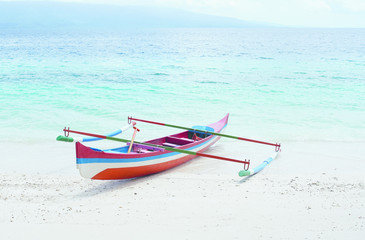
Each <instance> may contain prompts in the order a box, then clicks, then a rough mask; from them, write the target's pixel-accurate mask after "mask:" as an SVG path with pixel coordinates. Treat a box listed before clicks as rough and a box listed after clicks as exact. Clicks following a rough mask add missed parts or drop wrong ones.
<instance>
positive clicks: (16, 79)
mask: <svg viewBox="0 0 365 240" xmlns="http://www.w3.org/2000/svg"><path fill="white" fill-rule="evenodd" d="M364 39H365V29H347V30H346V29H148V30H134V31H133V30H127V31H126V32H113V33H112V32H81V33H75V32H69V33H66V32H64V33H41V32H32V31H29V32H27V33H19V32H15V31H13V32H4V31H1V32H0V86H1V88H0V91H1V92H0V106H1V108H0V132H1V135H2V139H1V141H25V142H38V141H44V140H50V141H54V139H55V137H56V136H57V135H58V134H60V133H61V130H62V128H63V127H64V126H69V127H71V129H77V130H84V131H91V132H96V133H108V132H111V131H114V130H115V129H116V128H118V127H122V126H124V125H125V124H126V122H127V116H134V117H136V118H144V119H150V120H155V121H162V122H165V123H171V124H180V125H185V126H192V125H196V124H208V123H211V122H214V121H215V120H218V119H220V118H221V117H223V116H224V115H225V113H227V112H229V113H230V114H231V115H230V122H229V127H228V128H227V130H226V133H232V134H235V135H239V136H242V137H252V138H259V139H262V140H273V141H300V140H305V141H364V140H365V41H364ZM139 126H140V127H141V128H142V130H143V131H142V132H141V133H140V134H142V133H143V134H144V135H143V134H142V135H143V136H145V137H146V138H150V137H158V136H160V135H161V134H163V133H165V132H167V131H168V130H164V129H163V130H162V129H161V127H158V126H151V125H146V124H144V125H142V124H139ZM160 131H162V132H160ZM169 131H173V132H174V130H169Z"/></svg>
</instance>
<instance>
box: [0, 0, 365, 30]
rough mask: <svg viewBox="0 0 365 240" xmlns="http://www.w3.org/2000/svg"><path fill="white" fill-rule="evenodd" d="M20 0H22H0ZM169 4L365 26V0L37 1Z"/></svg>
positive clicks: (262, 18)
mask: <svg viewBox="0 0 365 240" xmlns="http://www.w3.org/2000/svg"><path fill="white" fill-rule="evenodd" d="M0 1H8V2H9V1H10V2H14V1H19V0H0ZM23 1H24V0H23ZM37 1H48V2H51V1H58V2H81V3H105V4H117V5H122V6H123V5H127V6H131V5H133V6H153V7H168V8H177V9H181V10H187V11H192V12H197V13H204V14H210V15H217V16H224V17H231V18H237V19H241V20H248V21H256V22H266V23H272V24H279V25H284V26H298V27H355V28H358V27H361V28H365V0H37Z"/></svg>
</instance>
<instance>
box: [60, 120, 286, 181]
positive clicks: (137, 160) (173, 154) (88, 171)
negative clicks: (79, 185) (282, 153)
mask: <svg viewBox="0 0 365 240" xmlns="http://www.w3.org/2000/svg"><path fill="white" fill-rule="evenodd" d="M228 117H229V114H227V115H226V116H225V117H224V118H222V119H221V120H219V121H218V122H215V123H212V124H210V125H208V126H193V127H192V128H187V127H182V126H176V125H171V124H165V123H159V122H153V121H148V120H142V119H136V118H131V117H128V123H129V125H128V126H126V127H125V128H123V129H120V130H117V131H115V132H113V133H111V134H109V135H106V136H104V135H98V134H92V133H85V132H79V131H74V130H70V128H68V129H66V128H65V129H64V130H63V131H64V132H65V137H64V136H58V137H57V140H58V141H65V142H76V164H77V168H78V169H79V171H80V174H81V176H83V177H85V178H90V179H98V180H113V179H128V178H136V177H141V176H145V175H150V174H154V173H158V172H162V171H165V170H167V169H170V168H173V167H176V166H178V165H181V164H183V163H185V162H187V161H189V160H191V159H193V158H195V157H197V156H202V157H208V158H215V159H219V160H224V161H231V162H237V163H242V164H243V166H244V170H242V171H240V172H239V175H240V176H249V175H253V174H256V173H257V172H259V171H261V170H262V169H263V168H265V167H266V166H267V165H268V164H269V163H270V162H271V161H272V160H273V159H275V157H276V156H277V152H278V151H279V150H280V144H277V143H276V144H275V143H269V142H263V141H258V140H253V139H248V138H242V137H237V136H231V135H226V134H223V133H221V132H222V131H223V129H224V128H225V127H226V126H227V123H228ZM132 120H135V121H140V122H146V123H151V124H156V125H161V126H167V127H173V128H179V129H184V130H186V131H183V132H179V133H176V134H173V135H169V136H165V137H161V138H157V139H153V140H149V141H146V142H137V141H134V138H135V135H136V132H137V131H139V130H138V129H137V128H136V127H135V124H136V123H135V122H133V121H132ZM132 127H133V128H134V134H133V137H132V140H126V139H122V138H116V137H114V136H115V135H117V134H120V133H122V132H124V131H126V130H128V129H130V128H132ZM69 133H76V134H82V135H87V136H92V137H93V138H81V137H78V138H71V137H69ZM221 137H228V138H233V139H237V140H243V141H249V142H254V143H259V144H266V145H271V146H275V150H276V153H274V154H273V155H272V156H271V157H270V158H268V159H267V160H266V161H264V162H263V163H262V164H261V165H260V166H258V167H256V168H253V169H252V168H249V166H250V161H249V160H246V159H245V160H237V159H232V158H227V157H220V156H215V155H210V154H205V153H202V152H204V151H205V150H207V149H208V148H209V147H210V146H212V145H213V144H214V143H216V142H217V141H218V140H219V139H220V138H221ZM102 139H108V140H113V141H119V142H124V143H126V145H125V146H122V147H118V148H113V149H104V150H102V149H98V148H93V147H88V146H85V145H84V144H82V143H81V142H88V141H96V140H102Z"/></svg>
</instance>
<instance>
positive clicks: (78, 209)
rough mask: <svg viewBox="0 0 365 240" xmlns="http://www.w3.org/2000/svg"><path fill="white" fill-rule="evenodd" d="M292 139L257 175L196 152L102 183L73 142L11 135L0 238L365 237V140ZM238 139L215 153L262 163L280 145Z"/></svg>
mask: <svg viewBox="0 0 365 240" xmlns="http://www.w3.org/2000/svg"><path fill="white" fill-rule="evenodd" d="M235 144H237V143H234V144H233V145H234V146H239V145H235ZM282 144H283V151H282V152H281V153H280V155H279V157H278V158H277V159H275V160H274V161H273V162H272V163H271V164H270V165H269V166H268V167H267V168H265V169H264V170H263V171H262V172H260V173H259V174H257V175H254V176H253V177H249V178H240V177H238V174H237V173H238V171H239V170H240V169H241V166H240V165H238V164H235V163H227V162H223V161H215V160H210V159H203V158H196V159H195V160H193V161H191V162H189V163H187V164H184V165H182V166H179V167H177V168H174V169H171V170H168V171H165V172H163V173H160V174H155V175H151V176H147V177H143V178H138V179H132V180H120V181H93V180H88V179H83V178H81V177H80V176H79V175H78V172H77V170H76V168H75V166H74V161H75V160H74V146H72V144H62V143H61V145H60V143H49V144H48V145H47V144H46V147H47V149H48V150H47V152H48V155H47V154H45V155H46V156H44V154H43V155H42V156H40V155H41V154H39V151H38V150H40V149H42V148H43V149H44V147H45V146H44V145H43V146H42V145H37V144H20V143H8V144H7V145H6V146H7V147H6V148H2V149H1V151H2V152H3V153H4V156H5V157H4V159H3V160H2V161H1V163H0V169H1V170H0V212H1V215H0V229H1V231H0V239H107V238H118V239H146V238H148V239H364V238H365V206H364V205H365V177H364V176H365V174H364V173H365V157H364V156H365V148H364V147H363V146H364V143H339V142H286V143H285V142H284V143H282ZM231 145H232V142H230V141H222V143H218V144H217V145H216V146H214V147H213V148H212V149H210V150H209V153H210V154H217V155H222V154H223V155H224V154H228V155H229V156H231V157H239V156H241V158H242V155H243V154H247V155H250V158H251V156H252V158H251V161H252V164H253V165H257V164H260V163H261V161H263V160H264V156H269V153H270V152H271V151H272V149H269V150H266V149H265V150H262V148H259V147H257V146H256V145H250V144H249V145H247V146H246V145H245V147H241V148H238V149H239V150H236V151H235V152H231V153H230V152H227V149H228V150H229V149H230V146H231ZM3 146H4V145H3ZM19 146H21V147H23V149H24V150H22V151H17V150H16V149H17V148H19ZM234 149H236V148H234ZM223 151H226V152H223ZM222 152H223V153H222ZM255 152H256V153H257V152H259V154H257V159H255ZM50 156H53V158H52V161H53V162H51V161H50V159H49V157H50ZM37 157H38V158H37ZM34 161H35V162H36V164H35V166H38V167H34V164H32V162H34Z"/></svg>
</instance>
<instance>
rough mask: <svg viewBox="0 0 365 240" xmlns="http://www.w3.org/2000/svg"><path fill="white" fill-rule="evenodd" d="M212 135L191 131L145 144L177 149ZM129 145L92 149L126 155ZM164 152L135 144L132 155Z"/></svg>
mask: <svg viewBox="0 0 365 240" xmlns="http://www.w3.org/2000/svg"><path fill="white" fill-rule="evenodd" d="M202 127H204V130H207V131H212V128H209V127H205V126H200V129H202ZM208 128H209V129H208ZM195 129H198V128H195ZM213 131H214V129H213ZM210 135H211V134H209V133H202V132H198V131H193V130H189V131H185V132H181V133H177V134H173V135H169V136H166V137H162V138H157V139H153V140H150V141H146V142H145V143H149V144H154V145H159V146H164V147H172V148H175V147H180V146H184V145H187V144H191V143H194V142H197V141H200V140H202V139H204V138H206V137H208V136H210ZM129 145H130V143H127V145H126V146H123V147H120V148H113V149H108V150H100V149H95V148H92V149H93V150H96V151H103V152H107V153H118V154H121V153H123V154H124V153H127V152H128V149H129ZM162 151H165V149H164V148H159V147H152V146H147V145H144V144H138V143H134V144H133V146H132V149H131V152H130V154H140V153H151V152H162Z"/></svg>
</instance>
